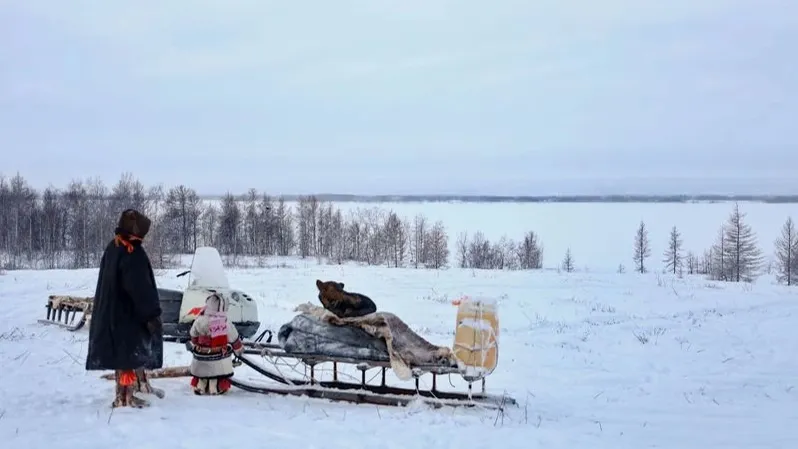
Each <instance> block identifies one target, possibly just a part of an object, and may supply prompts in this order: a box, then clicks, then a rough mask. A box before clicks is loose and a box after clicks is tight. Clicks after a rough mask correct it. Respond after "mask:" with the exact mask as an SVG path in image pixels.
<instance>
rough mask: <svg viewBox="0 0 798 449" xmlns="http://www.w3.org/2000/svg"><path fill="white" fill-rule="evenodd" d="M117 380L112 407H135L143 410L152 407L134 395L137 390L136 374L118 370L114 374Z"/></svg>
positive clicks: (130, 371) (131, 371)
mask: <svg viewBox="0 0 798 449" xmlns="http://www.w3.org/2000/svg"><path fill="white" fill-rule="evenodd" d="M114 378H115V380H116V397H115V398H114V402H113V403H112V404H111V407H114V408H116V407H133V408H143V407H148V406H149V405H150V403H149V402H147V401H146V400H144V399H141V398H138V397H136V396H134V395H133V392H134V390H135V389H136V386H135V383H136V373H135V371H133V370H125V371H123V370H116V371H115V372H114Z"/></svg>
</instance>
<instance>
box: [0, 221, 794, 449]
mask: <svg viewBox="0 0 798 449" xmlns="http://www.w3.org/2000/svg"><path fill="white" fill-rule="evenodd" d="M629 225H630V226H632V227H633V226H634V223H630V224H629ZM774 226H778V224H777V223H774ZM630 238H631V236H630ZM290 263H291V264H292V267H290V268H273V269H252V270H231V271H229V272H228V276H229V277H230V280H231V283H232V284H233V285H234V286H236V287H239V288H242V289H244V290H246V291H248V292H250V293H251V294H252V295H253V296H254V297H255V298H256V299H257V301H258V303H259V307H260V313H261V319H262V321H263V326H264V328H265V327H269V328H271V329H273V330H275V331H276V330H277V329H278V328H279V326H280V325H281V324H283V323H285V322H287V321H289V320H290V319H291V317H292V316H293V315H294V313H293V312H292V309H293V308H294V307H295V306H296V305H297V304H299V303H302V302H306V301H315V298H316V288H315V285H314V281H315V280H316V279H317V278H318V279H323V280H327V279H335V280H339V281H343V282H345V283H346V286H347V288H348V289H351V290H354V291H359V292H362V293H366V294H368V295H369V296H371V297H372V298H373V299H374V300H375V302H376V303H377V305H378V307H379V308H380V309H382V310H386V311H391V312H394V313H396V314H397V315H399V316H400V317H402V318H403V319H404V320H406V321H407V322H408V323H409V324H410V325H411V326H412V327H413V328H414V329H415V330H416V331H417V332H419V333H420V334H421V335H423V336H424V337H426V338H427V339H429V340H430V341H432V342H434V343H437V344H444V345H450V344H451V341H452V332H453V325H454V318H455V312H456V310H455V307H453V306H452V305H451V303H450V301H451V300H452V299H454V298H456V297H458V296H460V295H463V294H469V295H490V296H494V297H497V298H499V300H500V302H499V307H500V309H499V313H500V320H501V336H500V343H501V355H500V362H499V366H498V368H497V369H496V371H495V372H494V373H493V374H492V376H491V377H490V378H489V379H488V384H487V386H488V389H489V390H491V391H492V392H495V393H501V392H503V391H506V392H507V393H509V394H511V395H513V396H514V397H515V398H516V399H517V401H518V402H519V407H518V408H516V409H510V410H508V411H507V412H505V413H504V414H503V415H499V414H497V412H496V411H488V410H480V409H471V410H468V409H453V408H444V409H438V410H432V409H425V408H424V407H410V408H386V407H380V408H377V407H375V406H366V405H352V404H343V403H331V402H327V401H323V400H315V399H305V398H286V397H277V396H265V395H257V394H252V393H246V392H243V391H241V390H237V389H234V390H233V391H232V392H231V393H230V394H229V395H228V396H225V397H197V396H194V395H193V394H192V393H191V392H190V389H189V386H188V379H185V378H183V379H159V380H155V381H154V383H155V384H156V385H157V386H160V387H163V388H165V389H166V392H167V396H166V398H164V399H163V400H158V399H156V398H152V401H153V406H152V407H151V408H149V409H143V410H131V409H117V410H115V411H113V413H111V410H110V407H109V406H110V402H111V399H112V383H111V382H110V381H107V380H102V379H100V378H99V375H100V373H98V372H86V371H85V370H84V357H85V354H86V339H87V332H88V331H87V330H85V329H84V330H81V331H79V332H77V333H69V332H67V331H65V330H62V329H59V328H57V327H52V326H44V325H40V324H38V323H36V320H37V319H38V318H41V317H43V315H44V303H45V300H46V298H47V295H49V294H53V293H72V294H84V295H90V294H91V293H92V289H93V287H94V282H95V279H96V270H80V271H66V270H63V271H19V272H8V273H6V274H5V275H0V294H1V295H2V307H1V308H0V361H2V369H1V370H0V385H1V387H0V441H3V442H4V443H3V447H15V448H26V449H27V448H30V449H33V448H48V449H55V448H76V447H80V448H83V449H93V448H98V449H108V448H119V449H123V448H137V449H138V448H171V449H176V448H182V447H185V448H192V449H197V448H204V447H217V448H225V447H231V448H232V447H235V448H239V449H240V448H244V447H252V448H255V447H268V448H274V449H278V448H322V447H323V448H355V447H364V448H380V447H388V448H393V447H401V448H422V447H435V448H458V449H465V448H483V447H484V448H497V447H501V448H508V449H509V448H519V449H528V448H533V447H545V448H547V449H553V448H568V449H575V448H591V449H598V448H612V449H618V448H634V449H639V448H646V447H659V448H674V449H677V448H678V449H687V448H696V449H698V448H702V449H706V448H724V449H728V448H746V449H751V448H779V449H786V448H794V447H798V358H796V356H795V348H798V331H796V328H798V290H796V289H790V288H787V287H780V286H776V285H773V284H772V283H771V282H768V281H767V280H760V281H759V282H758V283H757V284H755V285H747V284H723V283H713V282H709V281H706V280H704V279H701V278H690V279H672V278H670V277H663V276H662V275H656V274H651V275H636V274H631V273H627V274H602V275H599V274H591V273H573V274H570V275H569V274H564V273H563V274H558V273H556V272H551V271H538V272H493V271H472V270H457V269H451V270H446V271H427V270H413V269H387V268H379V267H354V266H327V265H317V264H316V263H315V262H313V261H308V262H301V261H296V260H294V261H292V262H290ZM177 272H179V270H171V271H166V272H163V273H160V275H159V277H158V281H159V283H160V285H162V286H165V287H179V288H182V287H183V286H184V280H183V279H176V278H175V274H176V273H177ZM166 360H167V364H169V365H176V364H185V363H186V362H187V360H188V358H187V356H186V353H185V348H184V347H182V346H181V345H178V344H172V343H167V349H166ZM249 375H250V374H249V373H247V372H246V371H242V372H241V374H240V376H242V377H248V376H249Z"/></svg>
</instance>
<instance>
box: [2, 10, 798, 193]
mask: <svg viewBox="0 0 798 449" xmlns="http://www.w3.org/2000/svg"><path fill="white" fill-rule="evenodd" d="M796 45H798V2H796V1H795V0H748V1H743V0H702V1H698V0H670V1H662V0H601V1H589V0H581V1H573V0H534V1H533V0H495V1H490V2H486V1H477V0H457V1H455V0H447V1H436V0H359V1H347V0H336V1H328V0H315V1H302V0H293V1H267V0H225V1H211V0H191V1H189V0H170V1H150V0H146V1H145V0H139V1H136V2H129V1H128V2H122V1H103V2H97V1H88V0H70V1H62V0H49V1H41V0H3V2H2V7H1V8H0V152H2V159H0V172H3V173H4V174H6V175H9V174H13V173H14V172H16V171H17V170H19V171H20V172H21V173H22V174H23V175H24V176H25V177H26V178H28V179H29V180H30V181H31V182H32V183H34V184H35V185H36V186H40V187H44V186H46V185H47V184H48V183H52V184H54V185H56V186H65V185H66V184H67V183H68V182H69V181H70V180H71V179H74V178H88V177H94V176H100V177H102V178H103V179H104V180H106V181H107V182H108V183H109V184H111V183H113V182H115V181H116V180H117V179H118V177H119V176H120V174H121V173H122V172H123V171H132V172H133V173H134V174H135V175H136V176H138V177H139V178H140V179H141V180H142V181H143V182H145V183H147V184H153V183H158V182H162V183H164V184H165V185H167V186H169V185H173V184H178V183H185V184H187V185H190V186H192V187H195V188H196V189H198V190H199V191H200V192H204V193H218V192H224V191H227V190H231V191H234V192H243V191H244V190H245V189H247V188H249V187H255V188H258V189H260V190H267V191H269V192H271V193H275V194H276V193H310V192H335V193H361V194H370V193H371V194H380V193H405V194H408V193H456V194H462V193H483V194H549V193H585V194H590V193H606V192H638V193H651V192H681V191H682V190H685V189H686V188H689V190H690V191H693V192H696V191H704V192H709V191H713V192H714V191H722V192H729V193H749V192H750V193H759V192H762V191H768V190H771V191H773V190H779V191H785V190H790V191H792V192H793V193H795V192H798V177H796V176H795V173H796V172H797V171H798V123H797V122H796V119H798V47H796ZM679 178H686V180H685V179H679Z"/></svg>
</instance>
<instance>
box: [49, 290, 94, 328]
mask: <svg viewBox="0 0 798 449" xmlns="http://www.w3.org/2000/svg"><path fill="white" fill-rule="evenodd" d="M93 300H94V298H91V297H82V296H68V295H50V296H49V297H48V298H47V304H46V305H45V308H46V309H47V317H46V318H45V319H41V320H37V321H38V322H39V323H42V324H52V325H56V326H59V327H63V328H64V329H66V330H68V331H70V332H75V331H77V330H80V329H81V328H82V327H83V326H85V325H86V323H87V322H88V321H89V320H90V319H91V309H92V305H93ZM78 315H80V318H79V319H78V320H77V323H76V322H75V318H77V316H78Z"/></svg>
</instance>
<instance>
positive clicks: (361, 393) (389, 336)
mask: <svg viewBox="0 0 798 449" xmlns="http://www.w3.org/2000/svg"><path fill="white" fill-rule="evenodd" d="M458 306H459V308H458V313H457V318H456V330H455V335H454V345H453V347H452V348H449V347H445V346H436V345H434V344H432V343H430V342H428V341H426V340H425V339H424V338H422V337H421V336H419V335H418V334H416V333H415V332H413V331H412V330H411V329H410V328H409V327H407V325H406V324H404V322H402V320H400V319H399V318H398V317H396V316H395V315H393V314H391V313H387V312H376V313H372V314H369V315H366V316H363V317H357V318H347V319H339V318H337V317H334V316H332V315H331V314H330V313H329V312H327V311H324V310H323V309H322V308H320V307H317V306H314V305H311V304H303V305H301V306H299V307H298V308H297V309H298V311H300V312H302V313H300V314H299V315H297V316H295V317H294V319H292V320H291V321H290V322H288V323H286V324H284V325H283V326H281V328H280V330H279V331H278V333H277V339H278V343H277V344H274V343H271V341H267V342H265V343H263V342H261V341H255V342H247V343H245V350H244V354H243V355H242V356H241V357H240V358H239V360H240V362H241V363H242V364H243V365H245V366H247V367H248V368H250V369H251V370H252V371H254V372H255V373H257V374H260V375H262V376H263V377H265V378H267V379H268V381H269V382H268V383H263V382H252V381H250V380H243V376H242V375H241V374H243V373H241V372H240V371H238V372H237V373H236V375H235V376H234V377H233V378H232V379H231V380H232V383H233V385H234V386H236V387H238V388H241V389H243V390H246V391H251V392H257V393H267V394H281V395H293V396H308V397H314V398H321V399H329V400H334V401H346V402H354V403H366V404H375V405H392V406H402V405H408V404H410V403H411V402H413V401H420V402H423V403H426V404H428V405H431V406H433V407H436V408H437V407H441V406H471V407H485V408H494V409H503V408H504V407H506V406H509V405H517V404H516V401H515V400H514V399H513V398H511V397H509V396H507V395H504V394H503V395H493V394H489V393H488V392H487V391H486V385H485V383H486V382H485V381H486V378H487V377H488V376H489V375H490V374H491V373H492V372H493V370H494V369H495V368H496V365H497V364H498V355H499V353H498V349H499V347H498V329H499V327H498V318H497V315H496V303H495V301H494V300H492V299H490V298H464V299H462V300H461V301H460V302H459V304H458ZM267 332H268V331H265V332H264V334H261V337H263V336H265V335H266V333H267ZM269 340H271V336H270V337H269ZM325 364H327V365H331V366H329V367H328V368H327V369H324V368H323V366H324V365H325ZM298 366H301V367H302V368H303V369H302V371H301V372H300V371H298V370H296V369H295V368H296V367H298ZM292 368H294V371H295V373H297V374H298V375H297V374H294V375H291V374H288V373H286V371H287V370H289V369H292ZM347 368H349V369H348V370H347ZM371 370H375V371H376V372H377V373H376V374H375V375H371V376H369V374H368V372H369V371H371ZM325 371H327V372H328V374H327V375H326V376H323V373H324V372H325ZM346 371H350V373H347V372H346ZM389 374H392V376H389ZM346 377H350V378H351V379H350V380H346V379H345V378H346ZM377 377H378V380H376V381H374V378H377ZM389 377H396V378H398V380H399V381H412V382H413V386H412V387H411V388H402V387H397V386H392V385H391V382H389V381H388V378H389ZM442 377H444V378H445V377H448V380H449V382H447V383H449V384H450V385H451V380H452V377H455V378H459V379H455V380H458V381H460V382H461V383H464V385H462V386H461V389H460V391H458V390H452V389H447V388H441V387H445V385H444V381H443V380H442ZM476 383H478V384H479V388H478V389H475V388H474V384H476ZM451 386H453V385H451ZM462 390H465V391H462Z"/></svg>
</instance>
